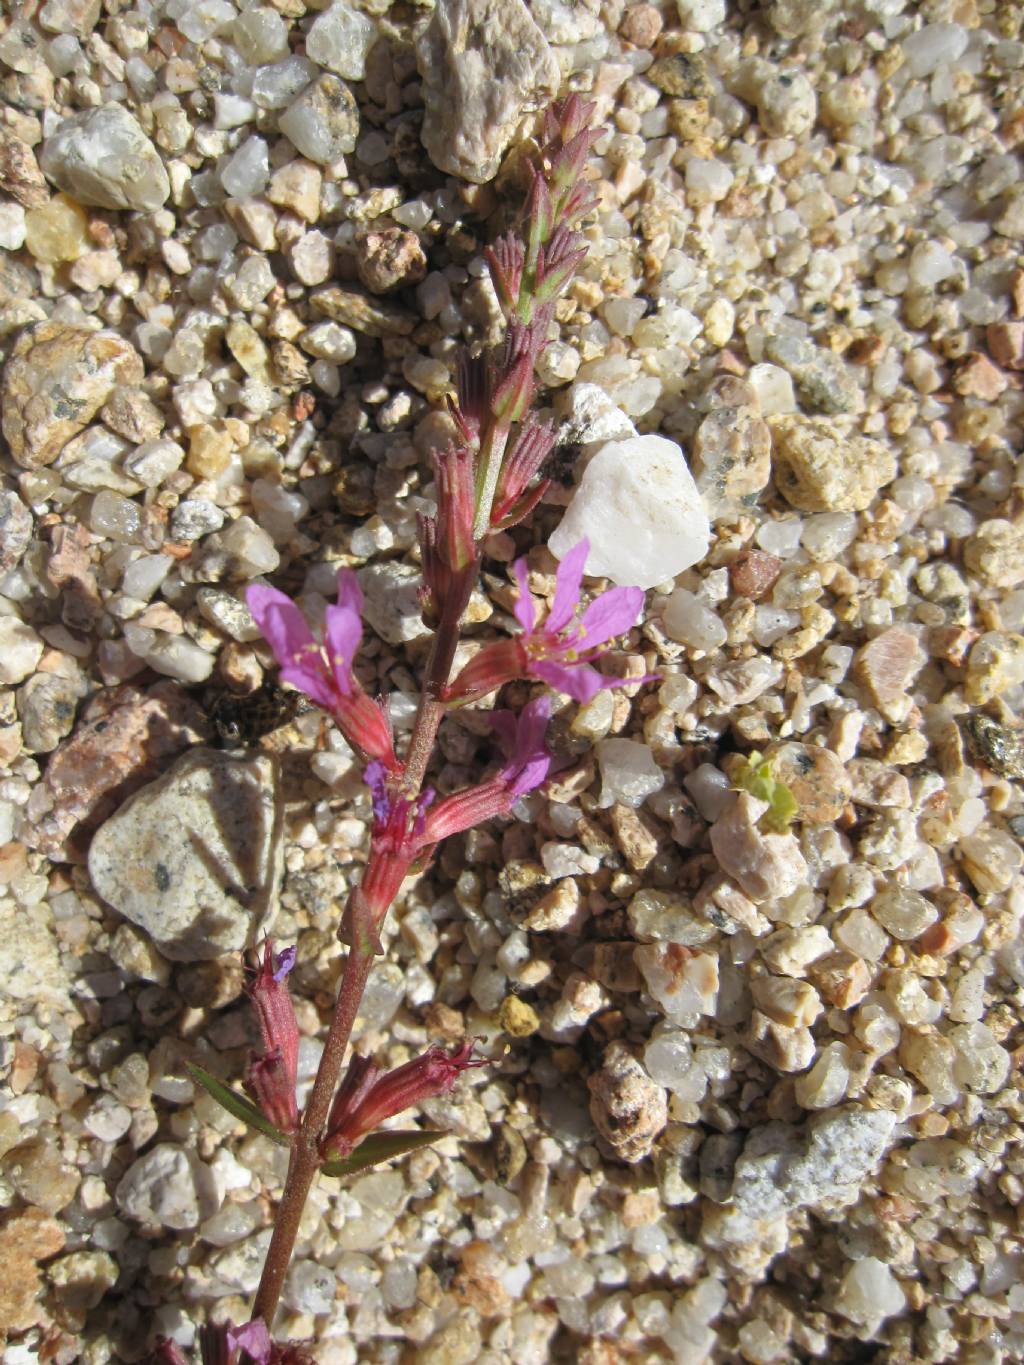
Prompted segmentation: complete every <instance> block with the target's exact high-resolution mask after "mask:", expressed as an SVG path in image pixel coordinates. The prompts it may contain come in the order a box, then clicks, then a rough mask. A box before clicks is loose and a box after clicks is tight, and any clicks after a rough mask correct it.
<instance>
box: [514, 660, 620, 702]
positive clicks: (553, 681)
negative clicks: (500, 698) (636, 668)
mask: <svg viewBox="0 0 1024 1365" xmlns="http://www.w3.org/2000/svg"><path fill="white" fill-rule="evenodd" d="M530 676H531V677H534V678H539V679H540V681H541V682H546V683H547V685H548V686H549V687H553V688H554V689H555V691H556V692H564V693H565V695H566V696H567V697H572V699H573V701H579V702H588V701H591V700H592V699H593V698H594V697H596V696H597V694H598V692H600V691H601V689H602V688H603V687H614V686H615V684H616V683H619V682H622V679H621V678H615V679H611V678H607V679H606V678H602V677H601V674H600V673H598V671H597V670H596V669H595V668H590V667H589V666H588V665H587V664H556V663H552V662H551V661H550V660H548V659H538V660H537V662H536V663H532V664H531V665H530Z"/></svg>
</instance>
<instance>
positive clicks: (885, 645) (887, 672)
mask: <svg viewBox="0 0 1024 1365" xmlns="http://www.w3.org/2000/svg"><path fill="white" fill-rule="evenodd" d="M924 662H925V656H924V652H923V651H922V649H921V646H920V644H919V642H918V638H917V636H916V635H915V634H913V632H911V631H909V630H904V629H903V627H902V626H891V627H890V628H889V629H888V630H883V631H882V633H881V635H876V636H875V638H874V639H873V640H871V641H869V643H868V644H866V645H864V646H862V648H861V649H859V650H858V651H857V654H856V656H855V658H854V661H853V674H854V677H855V678H856V679H857V681H858V682H860V683H861V684H862V685H863V686H864V687H865V688H866V689H867V691H868V694H869V695H870V697H871V700H872V701H873V702H874V704H875V705H876V706H877V707H878V709H879V711H881V713H882V715H883V716H884V717H885V718H886V720H888V721H893V722H897V721H900V720H902V719H904V717H905V715H906V712H907V709H908V706H909V698H908V697H907V688H908V686H909V685H910V683H911V681H912V680H913V678H914V677H915V676H916V675H917V673H918V672H919V670H920V669H921V667H922V665H923V664H924Z"/></svg>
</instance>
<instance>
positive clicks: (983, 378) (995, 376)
mask: <svg viewBox="0 0 1024 1365" xmlns="http://www.w3.org/2000/svg"><path fill="white" fill-rule="evenodd" d="M1007 382H1008V381H1007V378H1006V376H1005V375H1004V374H1003V372H1002V371H1001V370H1000V369H999V368H998V366H996V365H993V364H992V362H991V360H989V358H988V356H987V355H982V353H981V352H980V351H971V352H970V354H968V355H966V356H964V358H963V360H962V361H961V362H960V364H959V365H958V366H957V368H956V372H955V374H954V375H953V389H954V391H955V392H956V393H958V394H959V395H960V396H961V397H962V398H983V399H985V400H986V401H987V402H990V403H991V402H993V401H994V400H995V399H997V398H998V397H999V396H1000V394H1001V393H1003V392H1004V390H1005V389H1006V385H1007Z"/></svg>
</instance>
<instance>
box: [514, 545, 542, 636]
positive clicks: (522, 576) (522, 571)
mask: <svg viewBox="0 0 1024 1365" xmlns="http://www.w3.org/2000/svg"><path fill="white" fill-rule="evenodd" d="M512 572H513V573H514V574H515V576H516V581H517V583H518V584H519V600H518V601H517V602H516V604H515V606H514V607H513V609H512V610H513V611H514V612H515V616H516V620H517V621H518V622H519V624H520V625H521V626H522V628H523V630H525V631H526V633H527V635H529V634H530V632H531V631H532V630H533V626H534V622H535V621H536V620H537V613H536V612H535V611H534V609H533V596H532V595H531V593H530V588H529V584H528V582H527V572H526V560H525V559H517V560H516V562H515V563H514V564H513V565H512Z"/></svg>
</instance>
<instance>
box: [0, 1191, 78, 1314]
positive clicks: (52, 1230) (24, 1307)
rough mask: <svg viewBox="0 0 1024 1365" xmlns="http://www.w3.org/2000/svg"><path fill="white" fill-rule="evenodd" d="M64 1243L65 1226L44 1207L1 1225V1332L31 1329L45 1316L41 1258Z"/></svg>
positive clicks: (30, 1210)
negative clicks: (42, 1303) (41, 1292)
mask: <svg viewBox="0 0 1024 1365" xmlns="http://www.w3.org/2000/svg"><path fill="white" fill-rule="evenodd" d="M63 1246H64V1229H63V1228H62V1227H61V1225H60V1224H59V1223H58V1222H57V1220H56V1219H55V1218H48V1217H47V1216H46V1214H45V1213H43V1212H42V1210H41V1209H32V1208H30V1209H25V1210H24V1211H23V1212H21V1213H17V1214H14V1215H11V1216H9V1217H8V1218H7V1220H6V1221H5V1223H4V1225H3V1227H2V1228H0V1266H3V1274H2V1275H0V1332H4V1333H6V1332H27V1331H28V1329H29V1328H30V1327H34V1326H35V1325H36V1323H37V1322H39V1321H40V1319H41V1317H42V1312H43V1309H42V1305H41V1304H39V1303H38V1302H37V1297H38V1294H39V1290H40V1288H41V1285H42V1271H41V1269H40V1262H41V1261H45V1260H47V1259H48V1258H49V1257H50V1256H56V1255H57V1253H58V1252H59V1251H60V1250H61V1249H62V1248H63Z"/></svg>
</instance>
